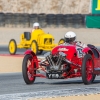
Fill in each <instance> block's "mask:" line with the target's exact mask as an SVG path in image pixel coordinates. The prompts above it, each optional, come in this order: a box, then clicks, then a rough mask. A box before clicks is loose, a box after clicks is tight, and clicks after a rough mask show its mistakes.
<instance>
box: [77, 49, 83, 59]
mask: <svg viewBox="0 0 100 100" xmlns="http://www.w3.org/2000/svg"><path fill="white" fill-rule="evenodd" d="M76 50H77V55H78V57H79V58H81V57H82V56H83V52H82V48H80V47H77V48H76Z"/></svg>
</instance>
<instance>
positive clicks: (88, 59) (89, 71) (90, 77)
mask: <svg viewBox="0 0 100 100" xmlns="http://www.w3.org/2000/svg"><path fill="white" fill-rule="evenodd" d="M93 68H94V63H93V59H92V56H91V55H90V54H86V55H85V56H84V59H83V63H82V80H83V83H84V84H91V83H92V82H93V81H94V79H95V75H94V74H93Z"/></svg>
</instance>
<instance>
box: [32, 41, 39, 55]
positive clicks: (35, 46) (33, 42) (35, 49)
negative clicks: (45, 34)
mask: <svg viewBox="0 0 100 100" xmlns="http://www.w3.org/2000/svg"><path fill="white" fill-rule="evenodd" d="M31 50H32V51H33V52H34V53H35V54H38V45H37V42H36V41H35V40H33V41H32V43H31Z"/></svg>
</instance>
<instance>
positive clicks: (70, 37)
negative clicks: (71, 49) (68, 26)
mask: <svg viewBox="0 0 100 100" xmlns="http://www.w3.org/2000/svg"><path fill="white" fill-rule="evenodd" d="M64 38H65V42H68V43H69V42H74V41H75V40H76V34H75V33H74V32H72V31H69V32H67V33H66V34H65V36H64Z"/></svg>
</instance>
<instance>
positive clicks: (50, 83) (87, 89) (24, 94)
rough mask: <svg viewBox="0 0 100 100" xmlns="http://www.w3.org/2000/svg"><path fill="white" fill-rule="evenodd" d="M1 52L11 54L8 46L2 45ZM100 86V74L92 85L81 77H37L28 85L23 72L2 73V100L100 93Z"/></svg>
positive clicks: (20, 52) (0, 81)
mask: <svg viewBox="0 0 100 100" xmlns="http://www.w3.org/2000/svg"><path fill="white" fill-rule="evenodd" d="M98 48H99V47H98ZM99 49H100V48H99ZM24 51H25V50H22V49H21V50H18V51H17V54H23V53H24ZM0 54H9V52H8V50H7V46H0ZM99 87H100V76H97V77H96V79H95V81H94V82H93V83H92V84H91V85H84V84H83V82H82V79H81V77H80V78H72V79H66V80H61V79H59V80H54V79H44V78H36V81H35V83H34V84H32V85H26V84H25V82H24V80H23V77H22V73H7V74H0V100H22V99H25V100H27V99H28V98H30V97H34V98H39V97H40V98H41V97H49V96H62V95H63V96H64V95H78V94H91V93H100V88H99Z"/></svg>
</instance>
